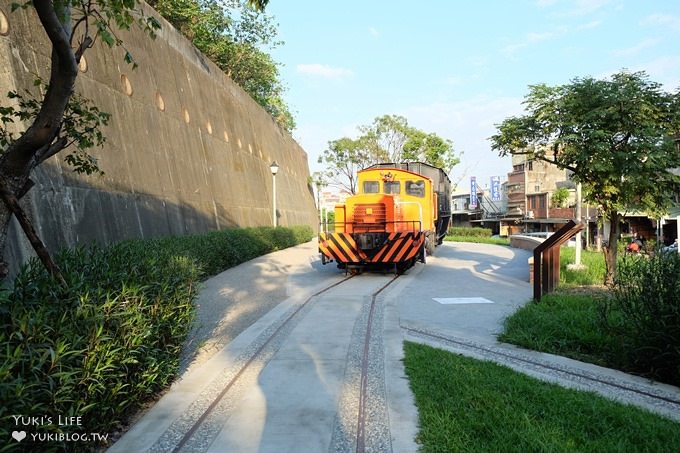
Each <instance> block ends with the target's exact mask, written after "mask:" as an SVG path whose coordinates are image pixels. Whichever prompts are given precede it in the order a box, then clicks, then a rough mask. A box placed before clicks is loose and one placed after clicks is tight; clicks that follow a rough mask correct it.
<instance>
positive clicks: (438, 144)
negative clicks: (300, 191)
mask: <svg viewBox="0 0 680 453" xmlns="http://www.w3.org/2000/svg"><path fill="white" fill-rule="evenodd" d="M359 132H360V133H361V135H360V136H359V137H358V138H356V139H352V138H348V137H343V138H340V139H338V140H333V141H330V142H328V148H327V149H326V150H325V151H324V153H323V154H322V156H321V157H319V163H323V164H326V167H327V169H326V171H325V176H326V178H328V180H329V182H330V183H331V184H333V185H335V186H337V187H339V188H341V189H342V190H345V191H347V192H349V193H356V173H357V171H358V170H361V169H362V168H366V167H368V166H370V165H373V164H376V163H380V162H395V163H397V162H426V163H428V164H431V165H434V166H436V167H439V168H442V169H443V170H444V171H446V172H447V173H448V172H450V171H451V169H452V168H453V167H454V166H455V165H457V164H458V163H459V162H460V158H459V156H457V155H456V154H455V152H454V149H453V142H452V141H451V140H448V139H444V138H441V137H439V136H438V135H436V134H434V133H426V132H423V131H421V130H419V129H417V128H414V127H412V126H409V125H408V121H407V120H406V118H404V117H402V116H398V115H383V116H380V117H377V118H375V120H374V121H373V123H371V124H370V125H365V126H360V127H359Z"/></svg>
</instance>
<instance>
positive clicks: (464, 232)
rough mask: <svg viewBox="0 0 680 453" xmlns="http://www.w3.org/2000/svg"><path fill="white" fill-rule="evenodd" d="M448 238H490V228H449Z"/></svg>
mask: <svg viewBox="0 0 680 453" xmlns="http://www.w3.org/2000/svg"><path fill="white" fill-rule="evenodd" d="M448 235H449V236H472V237H491V229H490V228H471V227H451V228H449V231H448Z"/></svg>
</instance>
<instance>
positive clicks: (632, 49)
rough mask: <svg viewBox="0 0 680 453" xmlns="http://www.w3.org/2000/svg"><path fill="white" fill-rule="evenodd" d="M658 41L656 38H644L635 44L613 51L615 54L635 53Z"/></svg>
mask: <svg viewBox="0 0 680 453" xmlns="http://www.w3.org/2000/svg"><path fill="white" fill-rule="evenodd" d="M658 42H659V40H658V39H644V40H642V41H640V42H639V43H637V44H635V45H634V46H631V47H627V48H625V49H619V50H616V51H615V52H614V55H616V56H626V55H636V54H639V53H640V52H642V51H643V50H645V49H647V48H649V47H653V46H654V45H656V43H658Z"/></svg>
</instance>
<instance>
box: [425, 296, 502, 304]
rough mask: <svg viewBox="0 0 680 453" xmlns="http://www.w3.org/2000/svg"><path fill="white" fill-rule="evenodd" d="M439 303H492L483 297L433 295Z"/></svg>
mask: <svg viewBox="0 0 680 453" xmlns="http://www.w3.org/2000/svg"><path fill="white" fill-rule="evenodd" d="M432 299H434V300H435V301H437V302H439V303H440V304H447V305H448V304H492V303H493V302H492V301H490V300H489V299H485V298H483V297H433V298H432Z"/></svg>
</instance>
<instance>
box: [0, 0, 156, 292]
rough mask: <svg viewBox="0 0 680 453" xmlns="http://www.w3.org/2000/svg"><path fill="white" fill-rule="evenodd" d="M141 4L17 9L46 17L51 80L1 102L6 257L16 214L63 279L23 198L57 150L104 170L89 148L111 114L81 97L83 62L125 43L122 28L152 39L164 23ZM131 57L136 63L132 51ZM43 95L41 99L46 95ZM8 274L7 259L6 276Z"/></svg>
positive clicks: (0, 248)
mask: <svg viewBox="0 0 680 453" xmlns="http://www.w3.org/2000/svg"><path fill="white" fill-rule="evenodd" d="M137 5H138V4H137V2H136V1H126V2H120V1H108V0H102V1H98V2H96V3H93V2H83V1H75V0H73V1H67V0H62V1H35V2H25V3H23V4H22V5H19V4H13V5H12V8H13V10H16V9H17V8H24V9H26V10H32V11H33V12H34V13H35V14H36V15H37V17H38V19H39V21H40V24H41V25H42V27H43V29H44V32H45V33H46V35H47V37H48V39H49V42H50V44H51V46H52V49H51V56H50V61H49V62H45V66H49V67H50V77H49V81H48V82H47V83H46V84H44V83H43V82H42V81H41V80H40V79H39V78H36V83H35V86H34V89H35V91H38V93H33V92H31V91H26V92H19V91H18V90H14V91H10V93H9V94H8V97H9V98H10V101H11V103H12V105H9V106H0V122H1V123H2V125H1V127H0V198H1V199H2V204H0V256H2V254H3V252H4V249H5V245H6V241H7V230H8V227H9V221H10V218H11V216H12V215H14V216H16V218H17V220H18V221H19V224H20V225H21V227H22V229H23V231H24V232H25V234H26V236H27V238H28V239H29V241H30V242H31V245H32V246H33V248H34V249H35V251H36V253H37V255H38V257H39V258H40V260H41V261H42V262H43V264H44V265H45V267H46V268H47V269H48V271H49V272H50V273H51V274H52V275H53V276H54V277H55V278H57V280H58V281H60V282H61V283H63V277H62V276H61V273H60V272H59V269H58V268H57V266H56V265H55V264H54V262H53V261H52V258H51V256H50V254H49V252H48V251H47V249H46V248H45V246H44V244H43V243H42V241H41V240H40V238H39V237H38V235H37V233H36V231H35V228H34V227H33V225H32V223H31V221H30V219H29V218H28V216H27V215H26V213H25V212H24V211H23V209H22V207H21V205H20V203H19V200H20V199H21V198H22V197H23V196H24V195H25V194H26V193H27V192H28V191H29V190H30V188H31V187H32V185H33V182H32V181H31V179H30V176H31V172H32V171H33V170H34V169H35V168H36V167H37V166H38V165H40V164H41V163H43V162H44V161H45V160H47V159H49V158H50V157H52V156H54V155H55V154H57V153H59V152H61V151H64V150H66V149H69V150H70V153H69V154H68V155H67V156H66V159H65V160H66V162H67V163H68V164H70V165H71V166H72V167H73V169H74V170H75V171H76V172H80V173H83V172H84V173H93V172H98V171H99V169H98V167H97V163H96V160H95V159H94V158H93V157H92V156H90V155H89V154H88V153H87V149H88V148H90V147H92V146H94V145H100V144H101V143H102V142H103V140H104V137H103V136H102V135H101V134H100V133H99V132H98V127H99V126H100V125H101V124H106V122H107V121H108V114H106V113H103V112H99V110H98V109H97V108H96V107H94V106H93V105H92V104H91V103H90V102H89V101H87V100H85V99H83V98H82V97H80V96H79V95H76V94H74V84H75V81H76V77H77V75H78V63H79V62H80V59H81V57H82V56H83V54H84V53H85V52H86V51H87V49H89V48H91V47H92V45H93V43H94V42H95V40H96V39H100V40H101V41H103V42H104V43H106V44H107V45H109V46H117V45H121V44H122V42H121V40H120V39H119V38H118V37H117V36H116V31H117V30H119V29H129V28H130V27H131V26H133V25H135V24H136V25H139V26H141V27H142V28H143V29H144V30H145V31H146V32H147V33H149V34H150V35H151V36H152V37H153V36H154V31H155V30H156V29H158V28H159V24H158V22H157V21H156V19H155V18H153V17H145V16H144V15H143V13H142V11H141V9H138V8H137ZM125 60H126V61H127V62H129V63H134V62H133V59H132V56H131V55H130V54H129V53H128V52H126V53H125ZM38 96H41V97H40V98H39V97H38ZM15 120H16V121H18V122H22V123H26V124H28V128H27V129H26V130H25V131H23V132H18V131H19V130H20V128H14V130H11V129H10V128H11V127H12V126H11V123H13V122H14V121H15ZM6 273H7V264H6V263H4V262H3V263H2V266H0V274H2V276H4V275H6Z"/></svg>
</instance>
